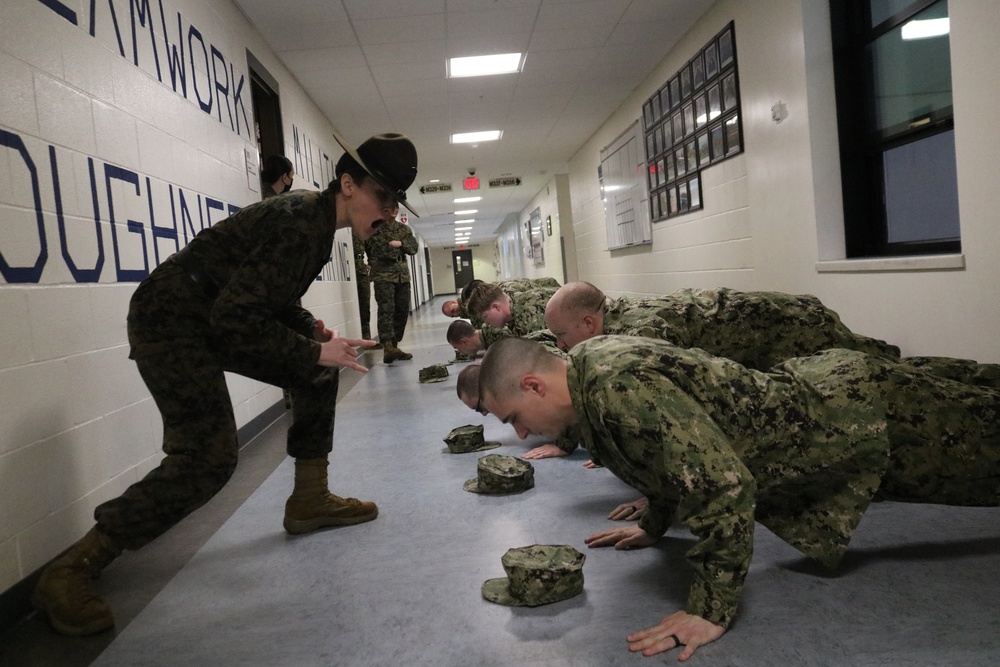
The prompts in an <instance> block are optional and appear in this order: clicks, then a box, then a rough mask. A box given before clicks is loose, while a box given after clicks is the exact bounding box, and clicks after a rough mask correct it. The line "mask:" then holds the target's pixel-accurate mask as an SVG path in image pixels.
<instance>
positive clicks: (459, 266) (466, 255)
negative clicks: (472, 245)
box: [451, 250, 475, 292]
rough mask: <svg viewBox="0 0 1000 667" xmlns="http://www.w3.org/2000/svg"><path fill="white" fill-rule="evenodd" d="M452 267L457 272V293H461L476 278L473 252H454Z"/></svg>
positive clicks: (452, 254) (452, 253)
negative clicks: (473, 267)
mask: <svg viewBox="0 0 1000 667" xmlns="http://www.w3.org/2000/svg"><path fill="white" fill-rule="evenodd" d="M451 265H452V267H453V270H454V271H455V291H456V292H460V291H461V290H462V288H463V287H465V286H466V285H468V284H469V283H470V282H472V279H473V278H475V276H474V275H472V251H471V250H452V251H451Z"/></svg>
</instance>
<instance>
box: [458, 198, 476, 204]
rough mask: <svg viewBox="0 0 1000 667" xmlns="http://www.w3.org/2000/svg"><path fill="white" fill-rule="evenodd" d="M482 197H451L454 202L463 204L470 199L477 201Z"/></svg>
mask: <svg viewBox="0 0 1000 667" xmlns="http://www.w3.org/2000/svg"><path fill="white" fill-rule="evenodd" d="M480 199H482V197H459V198H458V199H453V200H452V202H454V203H455V204H464V203H465V202H470V201H479V200H480Z"/></svg>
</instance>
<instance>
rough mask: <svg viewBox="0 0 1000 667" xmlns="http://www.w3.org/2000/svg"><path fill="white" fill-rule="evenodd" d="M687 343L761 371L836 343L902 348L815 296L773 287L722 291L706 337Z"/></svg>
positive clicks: (882, 352)
mask: <svg viewBox="0 0 1000 667" xmlns="http://www.w3.org/2000/svg"><path fill="white" fill-rule="evenodd" d="M682 340H683V339H682ZM683 346H684V347H701V348H703V349H705V350H706V351H708V352H710V353H711V354H715V355H717V356H722V357H728V358H730V359H734V360H735V361H738V362H739V363H741V364H743V365H744V366H747V367H749V368H755V369H757V370H762V371H766V370H768V369H769V368H771V367H772V366H775V365H777V364H780V363H781V362H782V361H785V360H786V359H791V358H793V357H806V356H809V355H811V354H815V353H816V352H819V351H820V350H828V349H832V348H844V349H848V350H857V351H858V352H864V353H866V354H873V355H876V356H880V357H885V358H887V359H898V358H899V348H898V347H896V346H895V345H890V344H888V343H886V342H885V341H881V340H878V339H875V338H869V337H867V336H861V335H858V334H856V333H854V332H853V331H851V330H850V329H849V328H847V326H845V325H844V323H843V322H841V321H840V317H839V316H838V315H837V313H835V312H834V311H832V310H830V309H829V308H827V307H826V306H825V305H823V303H822V302H821V301H820V300H819V299H817V298H816V297H814V296H811V295H797V294H781V293H772V292H736V291H732V290H720V296H719V300H718V307H717V311H716V312H715V314H714V317H713V318H712V319H710V320H709V323H708V324H706V326H705V331H704V332H703V334H702V336H700V337H699V339H697V340H694V341H691V344H689V345H683Z"/></svg>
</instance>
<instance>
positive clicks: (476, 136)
mask: <svg viewBox="0 0 1000 667" xmlns="http://www.w3.org/2000/svg"><path fill="white" fill-rule="evenodd" d="M501 136H503V132H501V131H500V130H485V131H483V132H458V133H456V134H453V135H451V143H453V144H476V143H479V142H480V141H496V140H497V139H499V138H500V137H501Z"/></svg>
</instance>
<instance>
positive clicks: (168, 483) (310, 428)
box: [94, 288, 340, 549]
mask: <svg viewBox="0 0 1000 667" xmlns="http://www.w3.org/2000/svg"><path fill="white" fill-rule="evenodd" d="M141 289H142V288H140V290H141ZM148 292H149V290H147V294H145V295H143V296H140V294H139V291H137V297H140V298H138V299H137V298H135V297H134V298H133V303H132V309H131V310H130V313H129V328H128V333H129V342H130V343H131V345H132V349H133V355H132V356H133V358H134V359H135V362H136V365H137V366H138V370H139V374H140V375H141V376H142V379H143V381H144V382H145V383H146V387H147V388H148V389H149V392H150V394H151V395H152V397H153V400H154V401H155V402H156V407H157V408H158V409H159V411H160V414H161V417H162V419H163V452H164V453H165V454H166V456H165V457H164V458H163V460H162V461H161V462H160V465H159V466H157V467H156V468H155V469H153V470H151V471H150V472H149V473H148V474H147V475H146V476H145V477H143V478H142V479H141V480H139V481H138V482H136V483H135V484H133V485H132V486H130V487H129V488H128V489H126V490H125V492H124V493H123V494H122V495H121V496H119V497H118V498H115V499H113V500H109V501H107V502H105V503H103V504H102V505H99V506H98V507H97V508H96V509H95V510H94V518H95V519H96V521H97V525H98V527H99V528H100V530H101V531H102V532H104V533H106V534H108V535H110V536H111V537H113V538H114V539H115V540H116V541H117V542H119V543H120V544H121V545H122V546H124V547H125V548H126V549H138V548H140V547H142V546H143V545H145V544H146V543H148V542H150V541H152V540H153V539H155V538H156V537H158V536H159V535H161V534H162V533H164V532H166V531H167V530H168V529H169V528H170V527H172V526H173V525H175V524H176V523H177V522H179V521H180V520H181V519H183V518H184V517H185V516H187V515H188V514H190V513H191V512H193V511H194V510H195V509H197V508H198V507H201V506H202V505H204V504H205V503H206V502H207V501H208V500H209V499H211V498H212V497H213V496H214V495H215V494H216V493H218V492H219V490H220V489H222V487H223V486H225V484H226V482H227V481H228V480H229V478H230V477H231V476H232V474H233V471H234V470H235V469H236V460H237V456H238V453H239V445H238V442H237V437H236V420H235V418H234V416H233V405H232V400H231V398H230V396H229V390H228V387H227V385H226V378H225V375H224V372H225V371H230V372H234V373H238V374H240V375H245V376H247V377H250V378H253V379H256V380H259V381H261V382H266V383H268V384H273V385H276V386H280V387H287V388H288V389H289V390H290V392H291V396H292V425H291V426H290V427H289V429H288V436H287V437H288V441H287V451H288V454H289V455H290V456H293V457H295V458H306V459H309V458H320V457H325V456H327V455H328V454H329V453H330V451H331V449H332V446H333V428H334V419H335V416H336V403H337V390H338V384H339V378H340V376H339V372H338V370H339V369H337V368H324V367H321V366H316V367H315V368H314V369H313V370H312V371H311V374H310V376H309V377H308V378H307V379H303V378H300V377H295V376H294V375H293V374H292V373H290V372H289V371H288V370H287V369H285V368H284V367H283V365H282V364H280V363H276V362H269V361H268V360H267V359H260V358H259V357H249V356H247V355H242V354H241V353H240V352H239V351H238V350H234V349H232V347H231V346H227V345H225V344H224V342H220V341H217V340H213V339H212V337H211V335H210V334H208V333H207V332H208V329H207V325H204V324H202V323H200V322H199V319H200V318H199V317H198V315H199V311H200V309H203V308H204V307H205V305H204V304H203V303H192V302H191V301H188V300H187V299H185V298H178V296H180V297H183V296H184V295H178V294H177V293H176V292H173V293H172V294H173V298H166V297H165V296H164V295H153V296H152V297H150V295H149V294H148ZM144 301H145V303H143V302H144ZM201 312H203V311H201ZM186 318H187V321H186V322H184V323H183V324H180V322H182V321H183V320H185V319H186ZM182 330H183V331H185V332H186V333H185V334H184V335H177V334H178V333H179V332H180V331H182ZM165 331H169V332H171V333H172V334H174V335H175V338H174V339H173V340H170V341H167V340H164V332H165ZM199 334H200V335H199Z"/></svg>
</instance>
